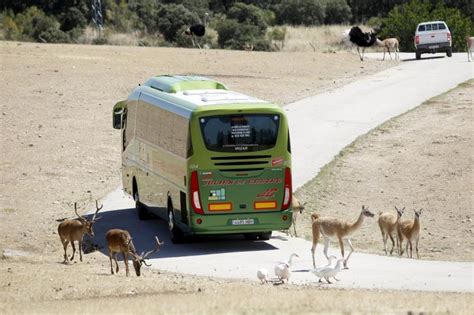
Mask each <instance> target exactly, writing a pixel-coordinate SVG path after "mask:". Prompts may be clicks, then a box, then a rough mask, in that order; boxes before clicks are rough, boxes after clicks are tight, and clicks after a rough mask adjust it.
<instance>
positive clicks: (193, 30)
mask: <svg viewBox="0 0 474 315" xmlns="http://www.w3.org/2000/svg"><path fill="white" fill-rule="evenodd" d="M185 33H186V34H187V35H194V36H197V37H203V36H204V34H206V27H205V26H204V25H202V24H195V25H193V26H191V27H190V28H189V29H188V30H187V31H186V32H185Z"/></svg>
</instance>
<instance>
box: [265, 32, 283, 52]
mask: <svg viewBox="0 0 474 315" xmlns="http://www.w3.org/2000/svg"><path fill="white" fill-rule="evenodd" d="M267 36H268V39H269V40H270V41H271V43H272V44H273V47H275V49H276V50H282V49H283V48H284V47H285V38H286V27H273V28H272V29H271V30H270V31H269V32H268V34H267Z"/></svg>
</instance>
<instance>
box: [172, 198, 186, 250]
mask: <svg viewBox="0 0 474 315" xmlns="http://www.w3.org/2000/svg"><path fill="white" fill-rule="evenodd" d="M168 230H169V233H170V239H171V242H172V243H173V244H182V243H184V234H183V232H182V231H181V230H180V229H179V227H177V226H176V219H175V216H174V211H173V207H170V206H169V205H168Z"/></svg>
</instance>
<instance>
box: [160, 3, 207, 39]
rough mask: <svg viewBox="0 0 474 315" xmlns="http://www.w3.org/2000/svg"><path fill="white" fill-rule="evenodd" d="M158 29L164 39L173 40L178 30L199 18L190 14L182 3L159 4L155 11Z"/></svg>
mask: <svg viewBox="0 0 474 315" xmlns="http://www.w3.org/2000/svg"><path fill="white" fill-rule="evenodd" d="M157 18H158V29H159V30H160V32H161V33H162V34H163V36H164V37H165V39H166V40H167V41H170V42H174V41H175V39H176V37H177V35H178V31H180V30H182V29H183V27H189V26H191V25H193V24H195V23H198V21H199V18H198V17H197V16H196V15H195V14H192V13H191V12H190V11H189V10H188V9H186V8H185V7H184V6H183V5H182V4H178V5H176V4H166V5H162V6H160V8H159V9H158V12H157Z"/></svg>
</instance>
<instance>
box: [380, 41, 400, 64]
mask: <svg viewBox="0 0 474 315" xmlns="http://www.w3.org/2000/svg"><path fill="white" fill-rule="evenodd" d="M398 42H399V40H398V39H397V38H386V39H384V40H380V39H378V38H377V41H376V43H377V45H379V46H381V47H383V59H382V60H385V50H387V51H388V55H389V56H390V60H391V59H392V54H391V53H390V49H391V50H393V52H394V54H395V60H400V54H399V50H398Z"/></svg>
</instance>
